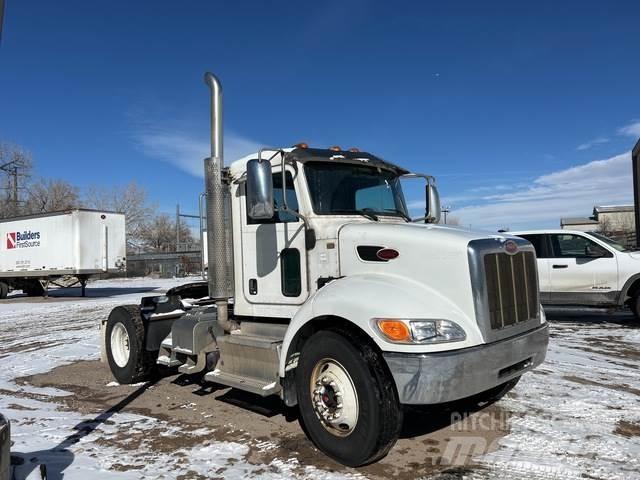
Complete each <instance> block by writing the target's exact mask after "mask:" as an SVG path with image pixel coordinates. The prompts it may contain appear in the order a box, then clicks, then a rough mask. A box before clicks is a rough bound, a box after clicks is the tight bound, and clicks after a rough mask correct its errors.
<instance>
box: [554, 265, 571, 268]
mask: <svg viewBox="0 0 640 480" xmlns="http://www.w3.org/2000/svg"><path fill="white" fill-rule="evenodd" d="M568 267H569V265H554V266H553V268H568Z"/></svg>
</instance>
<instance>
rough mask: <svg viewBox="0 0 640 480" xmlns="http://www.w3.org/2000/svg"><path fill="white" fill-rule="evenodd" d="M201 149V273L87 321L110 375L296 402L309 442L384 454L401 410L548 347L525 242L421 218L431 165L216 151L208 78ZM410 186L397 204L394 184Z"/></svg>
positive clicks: (516, 370) (347, 460) (436, 400)
mask: <svg viewBox="0 0 640 480" xmlns="http://www.w3.org/2000/svg"><path fill="white" fill-rule="evenodd" d="M205 82H206V84H207V85H208V86H209V87H210V89H211V138H212V140H211V157H210V158H207V159H205V161H204V168H205V183H206V185H205V188H206V223H207V243H208V245H209V248H208V266H209V268H208V279H207V281H206V282H202V283H200V284H198V283H196V284H189V285H184V286H181V287H176V288H174V289H172V290H170V291H169V292H167V294H166V295H162V296H155V297H146V298H143V299H142V301H141V304H140V305H125V306H119V307H116V308H115V309H114V310H112V312H111V313H110V315H109V317H108V319H105V320H104V321H103V324H102V331H103V338H104V341H103V348H104V350H103V353H104V358H106V360H107V361H108V364H109V366H110V368H111V371H112V373H113V375H114V377H115V378H116V380H118V381H119V382H120V383H125V384H126V383H135V382H140V381H142V380H144V379H146V378H149V377H150V376H152V375H154V373H155V371H156V368H157V367H158V366H159V365H164V366H168V367H174V368H176V367H177V369H178V371H179V372H182V373H186V374H191V373H194V374H195V373H200V374H201V375H204V379H205V380H208V381H211V382H215V383H217V384H222V385H225V386H229V387H233V388H237V389H241V390H245V391H248V392H252V393H254V394H257V395H260V396H269V395H279V396H280V397H281V398H282V401H283V402H284V404H285V405H287V406H289V407H293V406H297V407H298V409H299V418H300V420H301V422H302V424H303V426H304V428H305V430H306V432H308V436H309V437H310V439H311V440H312V441H313V443H314V444H315V445H316V446H317V447H318V449H319V450H321V451H322V452H324V453H325V454H326V455H328V456H330V457H332V458H333V459H335V460H337V461H339V462H341V463H343V464H345V465H349V466H360V465H364V464H367V463H371V462H374V461H376V460H378V459H380V458H382V457H383V456H384V455H385V454H386V453H387V452H388V451H389V449H390V448H391V447H392V446H393V444H394V443H395V441H396V439H397V437H398V434H399V432H400V428H401V425H402V412H403V408H402V407H403V405H433V404H441V403H445V402H451V401H456V400H461V399H466V398H468V397H475V396H478V395H486V396H487V397H492V396H495V395H496V394H498V393H504V392H506V391H507V390H508V389H509V388H511V387H512V386H513V385H515V383H516V382H517V381H518V379H519V378H520V377H521V375H523V374H524V373H526V372H528V371H530V370H532V369H533V368H535V367H536V366H537V365H539V364H540V363H541V362H542V361H543V360H544V357H545V354H546V350H547V343H548V332H547V325H546V320H545V316H544V312H543V310H542V309H541V308H540V305H539V293H538V277H537V270H536V257H535V251H534V249H533V246H532V245H531V244H530V243H529V242H527V241H526V240H524V239H521V238H517V237H511V236H508V235H487V234H480V233H474V232H470V231H464V230H460V229H455V228H448V227H444V226H440V225H436V223H437V222H438V219H439V217H440V206H439V197H438V192H437V189H436V185H435V181H434V179H433V178H432V177H431V176H428V175H421V174H415V173H411V172H409V171H407V170H405V169H404V168H402V167H399V166H397V165H394V164H392V163H389V162H387V161H385V160H383V159H381V158H379V157H377V156H375V155H372V154H370V153H365V152H362V151H358V150H356V149H351V150H343V149H340V148H338V147H332V148H329V149H318V148H309V147H307V146H306V145H303V144H301V145H297V146H295V147H292V148H265V149H262V150H260V151H259V152H257V153H256V154H254V155H249V156H248V157H245V158H243V159H240V160H238V161H236V162H234V163H232V164H231V165H230V166H228V167H225V166H224V163H223V150H222V89H221V85H220V82H219V81H218V79H217V78H216V77H215V76H214V75H213V74H211V73H207V74H206V75H205ZM404 178H415V179H417V181H421V182H424V183H425V184H426V187H425V197H426V202H425V203H426V208H425V216H424V217H423V218H422V219H418V220H416V221H414V220H412V219H411V218H410V217H409V214H408V210H407V206H406V203H405V199H404V197H403V193H402V189H401V179H404Z"/></svg>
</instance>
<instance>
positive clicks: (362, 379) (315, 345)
mask: <svg viewBox="0 0 640 480" xmlns="http://www.w3.org/2000/svg"><path fill="white" fill-rule="evenodd" d="M345 333H346V332H345ZM351 338H353V335H351ZM296 389H297V394H298V403H299V408H300V420H301V422H302V424H303V428H305V430H306V432H307V434H308V435H309V438H310V439H311V440H312V441H313V443H314V444H315V445H316V446H317V447H318V448H319V449H320V450H321V451H322V452H324V453H325V454H327V455H328V456H330V457H332V458H333V459H335V460H337V461H338V462H340V463H342V464H344V465H347V466H350V467H358V466H361V465H365V464H368V463H372V462H374V461H376V460H378V459H380V458H382V457H384V456H385V455H386V454H387V453H388V452H389V450H390V449H391V447H392V446H393V445H394V443H395V442H396V440H397V438H398V435H399V433H400V428H401V426H402V410H401V408H400V405H399V402H398V397H397V394H396V392H395V388H394V383H393V378H391V375H390V373H388V370H387V368H386V365H385V364H384V361H383V360H382V358H381V357H380V355H379V354H378V352H376V351H375V350H374V349H373V348H372V347H371V346H370V345H369V344H368V343H367V342H366V341H361V342H358V344H354V343H351V342H350V341H349V340H347V338H346V336H345V334H343V333H341V332H335V331H321V332H318V333H316V334H314V335H313V336H312V337H311V338H310V339H309V340H308V341H307V343H306V344H305V346H304V348H303V349H302V353H301V355H300V361H299V363H298V368H297V369H296Z"/></svg>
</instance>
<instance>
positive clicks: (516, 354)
mask: <svg viewBox="0 0 640 480" xmlns="http://www.w3.org/2000/svg"><path fill="white" fill-rule="evenodd" d="M548 343H549V331H548V327H547V325H546V324H545V325H543V326H541V327H538V328H536V329H535V330H530V331H528V332H525V333H523V334H520V335H517V336H515V337H511V338H507V339H504V340H500V341H497V342H494V343H490V344H484V345H478V346H476V347H470V348H464V349H461V350H454V351H451V352H438V353H424V354H423V353H420V354H415V353H392V352H383V356H384V359H385V360H386V361H387V365H388V366H389V369H390V370H391V374H392V375H393V379H394V381H395V384H396V388H397V390H398V396H399V398H400V403H403V404H412V405H428V404H436V403H444V402H450V401H453V400H459V399H462V398H466V397H470V396H471V395H475V394H476V393H481V392H484V391H486V390H489V389H490V388H493V387H496V386H498V385H500V384H502V383H505V382H507V381H509V380H511V379H512V378H515V377H518V376H520V375H522V374H523V373H525V372H528V371H530V370H532V369H534V368H535V367H537V366H538V365H540V364H541V363H542V362H543V361H544V358H545V356H546V354H547V345H548Z"/></svg>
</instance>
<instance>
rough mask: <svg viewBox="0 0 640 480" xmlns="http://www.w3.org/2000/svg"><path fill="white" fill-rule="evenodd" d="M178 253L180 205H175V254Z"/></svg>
mask: <svg viewBox="0 0 640 480" xmlns="http://www.w3.org/2000/svg"><path fill="white" fill-rule="evenodd" d="M179 251H180V204H179V203H177V204H176V252H179Z"/></svg>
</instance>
